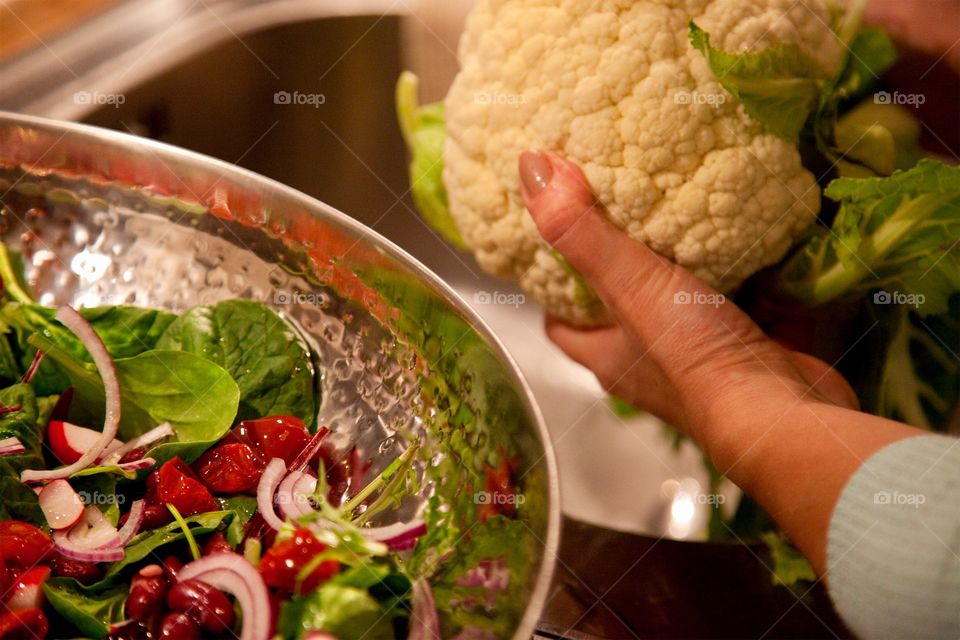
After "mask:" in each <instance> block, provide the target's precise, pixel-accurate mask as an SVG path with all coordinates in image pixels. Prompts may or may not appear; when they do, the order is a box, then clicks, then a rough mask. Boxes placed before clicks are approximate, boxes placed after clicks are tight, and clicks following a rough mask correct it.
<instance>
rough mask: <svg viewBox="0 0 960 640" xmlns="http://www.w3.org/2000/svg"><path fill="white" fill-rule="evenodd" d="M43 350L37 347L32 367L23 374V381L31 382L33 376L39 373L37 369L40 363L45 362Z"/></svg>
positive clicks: (31, 363) (25, 382)
mask: <svg viewBox="0 0 960 640" xmlns="http://www.w3.org/2000/svg"><path fill="white" fill-rule="evenodd" d="M43 356H44V353H43V351H40V350H39V349H37V352H36V353H35V354H33V360H32V361H31V362H30V367H29V368H28V369H27V372H26V373H25V374H23V383H24V384H30V382H31V381H32V380H33V376H35V375H37V370H38V369H39V368H40V363H41V362H43Z"/></svg>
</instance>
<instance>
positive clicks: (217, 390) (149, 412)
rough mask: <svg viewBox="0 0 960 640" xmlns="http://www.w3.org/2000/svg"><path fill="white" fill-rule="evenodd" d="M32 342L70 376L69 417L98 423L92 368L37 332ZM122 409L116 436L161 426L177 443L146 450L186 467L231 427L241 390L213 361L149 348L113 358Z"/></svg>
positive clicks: (97, 386)
mask: <svg viewBox="0 0 960 640" xmlns="http://www.w3.org/2000/svg"><path fill="white" fill-rule="evenodd" d="M30 342H31V344H34V345H35V346H38V347H40V348H42V349H43V350H44V351H45V352H46V354H47V358H50V359H52V360H54V361H55V362H56V363H57V364H58V365H59V366H60V368H61V369H62V370H63V371H64V372H65V373H66V374H67V376H69V378H70V383H71V386H73V388H74V389H75V395H74V400H73V403H72V404H71V416H72V417H75V419H76V416H78V415H79V417H80V418H81V420H78V421H80V422H84V421H85V422H88V423H91V424H97V423H100V422H102V421H103V411H104V399H103V398H104V391H103V381H102V380H101V379H100V375H99V374H98V373H97V371H96V369H95V368H94V367H93V366H92V365H87V364H84V363H83V362H80V361H78V360H76V359H75V358H74V357H73V356H72V355H71V354H69V353H67V352H65V351H63V350H62V349H60V348H59V347H58V346H56V345H54V344H53V343H52V342H50V341H49V340H47V339H46V338H44V337H42V336H40V335H39V334H34V335H33V336H31V337H30ZM114 367H115V368H116V371H117V378H118V379H119V382H120V392H121V396H122V399H121V401H122V406H123V411H122V412H121V419H120V432H119V434H120V435H119V437H120V438H121V439H123V440H129V439H130V438H133V437H135V436H138V435H140V434H142V433H144V432H146V431H148V430H150V429H152V428H153V427H155V426H157V425H158V424H160V423H163V422H169V423H170V425H171V426H172V427H173V429H174V431H175V432H176V434H177V435H176V441H174V442H167V443H164V444H160V445H158V446H156V447H154V448H152V449H151V450H150V451H149V452H148V454H147V455H148V456H150V457H152V458H155V459H156V460H157V462H158V463H160V464H162V463H163V462H165V461H167V460H169V459H170V458H173V457H175V456H180V457H181V458H183V459H184V460H186V461H187V462H188V463H189V462H191V461H193V460H194V459H196V458H197V457H198V456H199V455H200V454H201V453H203V452H204V451H205V450H206V449H208V448H209V447H210V446H211V445H213V444H214V443H215V442H217V441H218V440H219V439H220V438H221V437H222V436H223V435H224V434H225V433H226V432H227V430H229V428H230V426H231V425H232V424H233V419H234V417H235V416H236V413H237V406H238V402H239V397H240V391H239V389H238V388H237V383H236V382H234V381H233V379H232V378H231V377H230V375H229V374H228V373H227V372H226V371H224V370H223V368H221V367H219V366H218V365H216V364H214V363H213V362H211V361H209V360H207V359H205V358H202V357H200V356H196V355H193V354H191V353H185V352H182V351H164V350H152V351H146V352H144V353H141V354H140V355H137V356H134V357H132V358H121V359H118V360H114Z"/></svg>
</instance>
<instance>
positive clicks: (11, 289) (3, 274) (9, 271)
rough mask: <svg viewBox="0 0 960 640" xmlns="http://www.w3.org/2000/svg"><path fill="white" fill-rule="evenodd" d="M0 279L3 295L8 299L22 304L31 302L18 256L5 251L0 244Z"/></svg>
mask: <svg viewBox="0 0 960 640" xmlns="http://www.w3.org/2000/svg"><path fill="white" fill-rule="evenodd" d="M0 278H2V279H3V293H4V295H5V296H7V297H8V298H11V299H13V300H18V301H20V302H24V303H27V304H29V303H31V302H33V298H31V297H30V294H29V293H27V290H26V287H25V286H24V283H23V262H22V261H21V260H20V256H19V255H18V254H17V253H16V252H14V251H10V250H9V249H7V245H5V244H4V243H2V242H0Z"/></svg>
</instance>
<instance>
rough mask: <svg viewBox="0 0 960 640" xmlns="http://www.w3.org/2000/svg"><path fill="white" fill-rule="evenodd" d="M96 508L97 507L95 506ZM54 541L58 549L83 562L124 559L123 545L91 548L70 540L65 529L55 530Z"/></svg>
mask: <svg viewBox="0 0 960 640" xmlns="http://www.w3.org/2000/svg"><path fill="white" fill-rule="evenodd" d="M94 509H96V507H94ZM53 543H54V544H55V545H56V547H57V551H59V552H60V553H62V554H63V555H65V556H67V557H68V558H73V559H74V560H80V561H82V562H116V561H117V560H122V559H123V548H122V547H108V548H106V549H91V548H90V547H86V546H84V545H81V544H77V543H76V542H72V541H71V540H70V537H69V535H68V534H67V533H66V532H63V531H54V532H53Z"/></svg>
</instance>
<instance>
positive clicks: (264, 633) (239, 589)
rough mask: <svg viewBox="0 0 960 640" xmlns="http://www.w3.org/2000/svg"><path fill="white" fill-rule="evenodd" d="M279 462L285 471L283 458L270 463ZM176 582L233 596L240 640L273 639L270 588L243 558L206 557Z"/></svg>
mask: <svg viewBox="0 0 960 640" xmlns="http://www.w3.org/2000/svg"><path fill="white" fill-rule="evenodd" d="M277 460H280V462H281V464H283V465H284V468H286V464H285V463H284V462H283V460H282V459H280V458H274V459H273V460H272V461H271V463H273V462H276V461H277ZM271 495H272V494H271ZM274 517H276V516H274ZM177 579H178V580H179V581H181V582H182V581H184V580H200V581H201V582H206V583H207V584H209V585H210V586H212V587H216V588H217V589H220V590H221V591H226V592H227V593H231V594H233V596H234V597H235V598H236V599H237V603H238V604H239V605H240V612H241V614H242V616H243V627H242V628H241V630H240V638H239V640H267V639H268V638H269V637H270V598H269V594H268V592H267V585H266V584H265V583H264V582H263V577H261V575H260V572H259V571H257V569H256V568H255V567H254V566H253V565H252V564H250V563H249V562H247V560H246V559H245V558H244V557H243V556H241V555H238V554H236V553H215V554H213V555H210V556H204V557H203V558H200V559H199V560H194V561H193V562H191V563H190V564H188V565H186V566H185V567H183V568H182V569H180V570H179V571H178V572H177Z"/></svg>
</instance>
